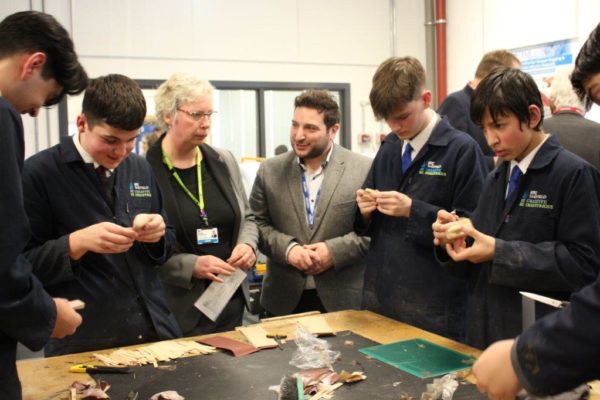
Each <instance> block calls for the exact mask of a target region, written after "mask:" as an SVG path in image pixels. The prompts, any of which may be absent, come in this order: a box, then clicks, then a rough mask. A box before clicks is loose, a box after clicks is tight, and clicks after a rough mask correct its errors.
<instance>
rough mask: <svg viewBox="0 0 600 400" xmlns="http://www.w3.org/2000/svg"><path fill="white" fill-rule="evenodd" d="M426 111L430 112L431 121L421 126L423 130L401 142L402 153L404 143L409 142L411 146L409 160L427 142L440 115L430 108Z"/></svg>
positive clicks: (413, 157)
mask: <svg viewBox="0 0 600 400" xmlns="http://www.w3.org/2000/svg"><path fill="white" fill-rule="evenodd" d="M426 111H428V112H429V113H431V114H430V115H431V121H429V123H428V124H427V126H426V127H425V128H423V130H422V131H421V132H419V133H418V134H417V136H415V137H413V138H412V139H410V140H405V141H404V143H403V144H402V154H404V150H405V149H406V145H407V144H408V143H410V146H411V147H412V148H413V151H412V154H411V155H410V159H411V161H412V160H414V159H415V157H416V156H417V154H419V152H420V151H421V149H422V148H423V146H425V143H427V141H428V140H429V138H430V137H431V133H432V132H433V128H435V125H436V124H437V123H438V121H439V119H440V116H439V115H438V114H437V113H436V112H435V111H433V110H431V109H428V110H426Z"/></svg>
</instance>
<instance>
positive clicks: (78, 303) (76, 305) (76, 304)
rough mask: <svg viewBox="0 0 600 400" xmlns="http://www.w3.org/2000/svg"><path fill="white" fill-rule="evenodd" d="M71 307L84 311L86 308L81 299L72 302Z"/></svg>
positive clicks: (70, 302)
mask: <svg viewBox="0 0 600 400" xmlns="http://www.w3.org/2000/svg"><path fill="white" fill-rule="evenodd" d="M69 305H70V306H71V308H72V309H73V310H83V309H84V308H85V303H84V302H83V301H81V300H79V299H76V300H70V301H69Z"/></svg>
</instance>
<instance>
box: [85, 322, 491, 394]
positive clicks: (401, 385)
mask: <svg viewBox="0 0 600 400" xmlns="http://www.w3.org/2000/svg"><path fill="white" fill-rule="evenodd" d="M325 339H326V340H327V341H328V342H329V343H330V345H331V348H332V349H333V350H337V351H340V352H341V353H342V356H341V359H340V360H338V361H336V362H335V363H334V364H333V367H334V368H335V369H336V371H338V372H340V371H341V370H342V369H345V370H346V371H349V372H352V371H364V373H365V374H366V375H367V379H366V380H365V381H361V382H357V383H354V384H350V385H343V386H342V387H340V388H339V389H337V390H336V391H335V392H334V395H335V397H334V399H335V400H365V399H378V400H388V399H389V400H398V399H399V398H400V395H401V394H406V395H408V396H412V398H413V399H420V398H421V393H422V392H424V391H425V390H426V385H427V384H428V383H431V382H432V381H433V378H428V379H420V378H417V377H416V376H413V375H411V374H408V373H406V372H404V371H402V370H399V369H398V368H394V367H392V366H390V365H388V364H386V363H383V362H381V361H379V360H377V359H375V358H372V357H367V356H366V355H364V354H362V353H360V352H359V351H358V349H360V348H363V347H369V346H373V345H376V344H377V343H375V342H372V341H370V340H368V339H365V338H363V337H361V336H358V335H356V334H353V333H350V332H339V333H338V335H337V336H332V337H327V338H325ZM345 341H351V342H352V345H348V344H345ZM283 349H284V350H283V351H281V350H279V349H278V348H274V349H270V350H262V351H259V352H257V353H252V354H249V355H247V356H245V357H238V358H236V357H233V356H232V355H231V354H229V353H225V352H217V353H214V354H210V355H204V356H195V357H189V358H181V359H178V360H175V361H171V362H169V363H166V365H171V366H172V367H171V368H170V369H171V370H169V369H157V368H154V367H153V366H151V365H146V366H142V367H136V368H134V373H133V374H128V375H116V374H94V375H93V376H94V377H95V378H99V377H101V378H102V379H104V380H106V381H107V382H108V383H109V384H110V385H111V388H110V391H109V394H110V396H111V399H126V398H127V396H128V394H129V393H130V392H132V391H133V392H138V398H139V399H148V398H150V396H151V395H153V394H154V393H158V392H161V391H164V390H176V391H177V392H178V393H179V394H180V395H182V396H184V397H185V398H186V400H197V399H202V400H239V399H244V400H270V399H272V400H275V399H277V395H276V394H275V392H273V391H269V389H268V388H269V386H272V385H278V384H279V382H280V380H281V377H282V376H283V375H284V374H292V373H294V372H296V371H298V369H297V368H296V367H293V366H291V365H290V364H289V361H290V360H291V358H292V356H293V354H294V352H295V351H296V349H297V346H296V344H295V343H294V342H293V341H289V342H287V343H284V344H283ZM161 365H165V364H164V363H161ZM173 367H174V368H173ZM485 398H486V397H485V396H484V395H482V394H481V393H479V392H478V391H477V388H476V387H475V386H474V385H471V384H461V385H459V387H458V389H457V391H456V393H455V394H454V400H470V399H485Z"/></svg>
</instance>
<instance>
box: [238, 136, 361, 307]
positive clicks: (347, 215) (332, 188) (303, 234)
mask: <svg viewBox="0 0 600 400" xmlns="http://www.w3.org/2000/svg"><path fill="white" fill-rule="evenodd" d="M370 166H371V159H369V158H368V157H365V156H362V155H360V154H356V153H353V152H351V151H348V150H346V149H344V148H343V147H340V146H338V145H334V148H333V152H332V154H331V157H330V159H329V164H328V165H327V167H326V168H325V177H324V179H323V183H322V186H321V194H320V196H319V200H318V202H317V211H316V215H315V222H314V225H313V227H312V228H311V227H310V226H309V225H308V221H307V218H306V211H305V207H304V195H303V192H302V182H301V168H300V166H299V165H298V163H297V161H296V155H295V153H294V152H293V151H289V152H287V153H285V154H282V155H279V156H276V157H273V158H269V159H267V160H266V161H263V163H262V164H261V166H260V168H259V169H258V174H257V176H256V180H255V181H254V186H253V188H252V193H251V195H250V206H251V208H252V210H253V212H254V215H255V218H256V224H257V226H258V230H259V233H260V241H259V249H260V250H261V251H262V252H263V253H264V254H265V255H266V256H267V257H268V260H267V272H266V274H265V277H264V280H263V288H262V294H261V299H260V301H261V304H262V306H263V307H264V308H265V309H266V310H268V311H269V312H271V313H273V314H276V315H283V314H289V313H290V312H291V311H292V310H293V309H294V308H295V307H296V305H297V304H298V302H299V300H300V296H301V295H302V291H303V290H304V286H305V282H306V275H305V274H304V273H303V272H301V271H299V270H297V269H296V268H294V267H293V266H291V265H289V264H288V263H287V262H286V250H287V248H288V246H289V245H290V243H292V242H297V243H299V244H301V245H304V244H310V243H317V242H323V241H324V242H325V244H326V245H327V247H328V248H329V251H330V252H331V256H332V258H333V263H334V267H333V268H330V269H329V270H327V271H325V272H323V273H322V274H320V275H316V276H315V284H316V288H317V291H318V293H319V296H320V298H321V301H322V302H323V305H324V306H325V308H326V309H327V311H335V310H341V309H352V308H360V305H361V300H362V287H363V275H364V268H365V264H364V256H365V254H366V252H367V249H368V246H369V239H368V238H367V237H360V236H357V235H356V234H355V233H354V230H353V225H352V224H353V218H354V213H355V211H356V201H355V199H356V190H357V189H359V188H360V187H361V185H362V184H363V182H364V180H365V178H366V176H367V173H368V172H369V168H370Z"/></svg>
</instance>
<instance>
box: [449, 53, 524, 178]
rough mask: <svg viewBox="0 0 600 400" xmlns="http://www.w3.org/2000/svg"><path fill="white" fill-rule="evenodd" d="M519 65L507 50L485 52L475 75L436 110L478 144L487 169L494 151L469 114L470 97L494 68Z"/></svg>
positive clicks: (492, 167) (492, 165)
mask: <svg viewBox="0 0 600 400" xmlns="http://www.w3.org/2000/svg"><path fill="white" fill-rule="evenodd" d="M520 65H521V62H520V61H519V59H518V58H517V57H516V56H515V55H514V54H513V53H511V52H510V51H508V50H502V49H500V50H493V51H490V52H487V53H485V54H484V55H483V57H482V58H481V61H479V65H477V70H476V71H475V77H474V78H473V80H471V81H470V82H469V83H467V85H466V86H465V87H464V88H463V89H462V90H460V91H458V92H454V93H450V94H449V95H448V96H447V97H446V98H445V99H444V101H442V103H441V104H440V105H439V107H438V109H437V112H438V113H439V114H441V115H445V116H446V117H448V122H450V124H451V125H452V126H453V127H455V128H456V129H459V130H461V131H463V132H466V133H468V134H469V135H470V136H471V137H472V138H473V139H475V141H476V142H477V143H478V144H479V147H480V148H481V151H483V154H484V155H485V158H486V161H487V162H488V167H489V170H490V171H491V170H492V169H494V164H495V163H494V157H493V156H494V152H493V151H492V149H491V148H490V146H488V144H487V143H486V141H485V136H484V135H483V131H482V130H481V128H480V127H478V126H477V124H476V123H475V122H473V120H472V119H471V116H470V111H469V110H470V107H471V97H473V92H474V91H475V89H476V88H477V85H479V82H481V80H482V79H483V78H485V77H486V76H488V75H489V74H490V73H491V72H492V71H493V70H494V69H495V68H498V67H513V68H518V67H519V66H520Z"/></svg>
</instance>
